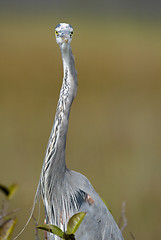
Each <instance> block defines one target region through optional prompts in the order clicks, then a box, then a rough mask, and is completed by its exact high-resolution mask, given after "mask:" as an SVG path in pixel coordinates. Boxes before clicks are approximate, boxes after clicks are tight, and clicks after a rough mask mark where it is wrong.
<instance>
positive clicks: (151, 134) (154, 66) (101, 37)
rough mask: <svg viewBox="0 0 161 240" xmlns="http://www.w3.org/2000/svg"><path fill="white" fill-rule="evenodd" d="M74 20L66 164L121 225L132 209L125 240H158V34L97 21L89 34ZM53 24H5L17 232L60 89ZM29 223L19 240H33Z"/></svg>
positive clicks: (8, 173)
mask: <svg viewBox="0 0 161 240" xmlns="http://www.w3.org/2000/svg"><path fill="white" fill-rule="evenodd" d="M70 22H71V21H70ZM73 22H74V23H75V25H74V27H75V35H74V37H73V42H72V47H73V53H74V55H75V59H76V67H77V70H78V81H79V89H78V94H77V97H76V100H75V102H74V104H73V106H72V111H71V117H70V124H69V132H68V143H67V164H68V166H69V167H70V168H72V169H74V170H77V171H79V172H82V173H83V174H85V175H86V176H87V177H88V178H89V179H90V180H91V182H92V184H93V185H94V187H95V189H96V190H97V191H98V192H99V193H100V195H101V196H103V197H104V199H105V200H106V202H107V205H108V206H109V208H110V209H111V210H112V213H113V215H114V217H115V219H116V220H118V219H119V216H120V212H121V204H122V201H123V200H125V201H126V206H127V207H126V213H127V219H128V228H127V229H126V232H125V237H126V239H131V238H130V234H129V232H130V231H131V232H132V233H133V234H134V236H135V237H136V239H146V240H152V239H159V238H160V237H161V232H160V221H161V216H160V212H161V205H160V202H161V192H160V183H161V181H160V176H161V160H160V158H161V147H160V143H161V124H160V123H161V109H160V102H161V67H160V63H161V34H160V31H159V27H158V28H157V26H155V27H154V26H153V25H152V24H151V26H149V24H148V23H147V24H146V23H144V24H142V25H139V23H134V22H133V23H130V22H128V24H127V23H125V22H119V24H118V22H110V23H107V22H104V25H102V24H101V25H99V22H97V23H96V25H95V26H94V28H93V29H92V28H91V25H90V22H88V24H86V25H85V24H84V23H83V22H81V21H80V19H75V20H74V21H73ZM56 24H57V21H56V20H55V19H50V18H49V19H45V21H44V19H39V21H38V19H36V18H35V19H34V18H33V19H32V20H29V19H25V18H22V19H20V21H17V20H13V19H11V18H9V19H7V20H6V19H5V20H4V21H2V22H1V37H0V45H1V54H0V55H1V57H0V66H1V70H0V132H1V134H0V158H1V168H0V175H1V182H2V183H4V184H11V183H12V182H17V183H19V184H20V189H19V192H18V194H17V197H15V200H14V202H13V205H14V206H15V208H17V207H21V208H22V212H21V213H20V215H19V224H18V226H17V231H18V230H19V229H20V228H21V227H22V226H23V224H22V223H23V222H25V220H26V219H27V216H28V211H27V209H29V208H31V205H32V201H33V198H34V193H35V190H36V186H37V183H38V179H39V175H40V171H41V166H42V162H43V158H44V154H45V148H46V145H47V141H48V137H49V134H50V130H51V127H52V122H53V119H54V113H55V108H56V103H57V99H58V94H59V89H60V86H61V81H62V73H61V68H62V66H61V59H60V53H59V49H58V46H57V45H56V43H55V39H54V34H53V30H52V26H55V25H56ZM71 24H72V22H71ZM97 26H99V27H100V28H101V29H99V31H96V30H95V28H96V29H97ZM89 29H90V30H89ZM31 225H32V226H31V227H30V228H28V229H27V230H26V232H25V233H24V234H23V236H22V237H20V239H24V240H25V239H29V238H32V239H33V238H34V230H33V229H31V228H32V227H33V228H34V223H33V224H31Z"/></svg>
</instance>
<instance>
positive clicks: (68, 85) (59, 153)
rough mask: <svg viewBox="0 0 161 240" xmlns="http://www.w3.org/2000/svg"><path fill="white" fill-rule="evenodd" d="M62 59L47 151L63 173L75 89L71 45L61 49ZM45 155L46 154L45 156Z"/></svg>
mask: <svg viewBox="0 0 161 240" xmlns="http://www.w3.org/2000/svg"><path fill="white" fill-rule="evenodd" d="M61 55H62V61H63V70H64V77H63V84H62V87H61V90H60V95H59V101H58V104H57V110H56V115H55V121H54V125H53V129H52V131H51V135H50V139H49V143H48V148H47V153H48V156H49V155H50V154H51V153H52V155H53V156H52V162H53V164H54V169H55V170H56V171H58V169H59V174H60V171H61V172H62V173H63V172H64V171H65V170H66V164H65V148H66V136H67V130H68V120H69V113H70V108H71V104H72V101H73V99H74V97H75V95H76V91H77V72H76V69H75V64H74V57H73V55H72V50H71V46H70V45H68V47H67V48H66V49H61ZM46 157H47V156H46Z"/></svg>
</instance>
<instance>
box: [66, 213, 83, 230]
mask: <svg viewBox="0 0 161 240" xmlns="http://www.w3.org/2000/svg"><path fill="white" fill-rule="evenodd" d="M85 215H86V213H85V212H80V213H76V214H75V215H73V216H72V217H71V218H70V219H69V222H68V225H67V233H68V234H69V235H70V234H74V233H75V232H76V231H77V229H78V228H79V225H80V224H81V222H82V220H83V218H84V217H85Z"/></svg>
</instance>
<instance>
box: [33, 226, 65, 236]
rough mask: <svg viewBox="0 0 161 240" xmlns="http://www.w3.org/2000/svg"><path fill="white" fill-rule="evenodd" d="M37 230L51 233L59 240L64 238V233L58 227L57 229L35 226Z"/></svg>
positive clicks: (54, 227)
mask: <svg viewBox="0 0 161 240" xmlns="http://www.w3.org/2000/svg"><path fill="white" fill-rule="evenodd" d="M37 228H39V229H43V230H45V231H47V232H51V233H53V234H55V235H57V236H59V237H61V238H63V237H64V232H63V231H62V230H61V229H60V228H59V227H57V226H55V225H51V224H42V225H39V226H37Z"/></svg>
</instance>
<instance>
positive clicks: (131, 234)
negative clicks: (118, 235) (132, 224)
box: [130, 232, 136, 240]
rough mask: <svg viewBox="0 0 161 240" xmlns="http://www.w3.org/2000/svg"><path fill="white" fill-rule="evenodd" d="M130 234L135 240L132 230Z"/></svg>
mask: <svg viewBox="0 0 161 240" xmlns="http://www.w3.org/2000/svg"><path fill="white" fill-rule="evenodd" d="M130 236H131V237H132V239H133V240H136V238H135V237H134V235H133V233H132V232H130Z"/></svg>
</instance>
